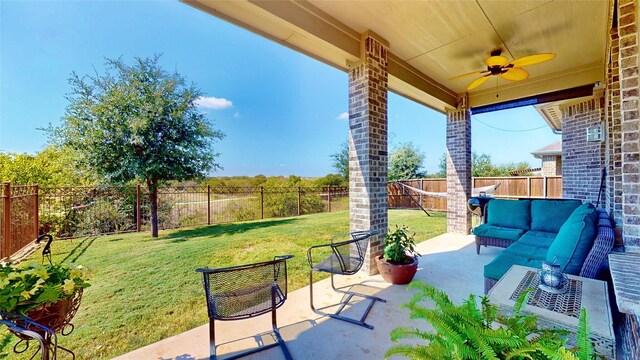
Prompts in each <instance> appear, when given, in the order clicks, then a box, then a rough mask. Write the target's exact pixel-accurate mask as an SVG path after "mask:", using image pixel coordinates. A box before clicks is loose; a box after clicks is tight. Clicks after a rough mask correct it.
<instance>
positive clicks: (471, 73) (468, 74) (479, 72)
mask: <svg viewBox="0 0 640 360" xmlns="http://www.w3.org/2000/svg"><path fill="white" fill-rule="evenodd" d="M487 72H488V71H487V70H479V71H474V72H470V73H466V74H462V75H457V76H454V77H452V78H449V80H458V79H462V78H465V77H467V76H471V75H480V74H482V73H487Z"/></svg>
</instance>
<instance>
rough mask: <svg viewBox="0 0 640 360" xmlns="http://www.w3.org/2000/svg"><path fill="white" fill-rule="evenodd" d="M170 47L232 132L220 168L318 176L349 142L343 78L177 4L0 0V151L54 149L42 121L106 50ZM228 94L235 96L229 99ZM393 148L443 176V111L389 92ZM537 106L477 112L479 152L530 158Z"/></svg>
mask: <svg viewBox="0 0 640 360" xmlns="http://www.w3.org/2000/svg"><path fill="white" fill-rule="evenodd" d="M153 54H162V58H161V63H162V65H163V66H165V68H167V69H168V70H174V69H176V70H177V71H178V72H180V73H181V74H182V75H184V76H185V77H186V78H187V80H188V81H193V82H195V83H196V84H197V85H198V86H199V87H200V88H201V89H202V91H203V93H204V94H205V95H206V96H207V97H211V98H215V100H214V99H212V101H211V102H210V103H209V105H210V107H209V108H203V110H204V111H206V112H207V113H208V117H209V119H210V120H211V121H212V122H213V123H214V124H215V126H216V127H218V128H220V129H221V130H222V131H223V132H224V133H225V134H226V137H225V139H224V140H222V141H221V142H219V143H218V144H217V147H216V149H217V151H219V152H220V153H221V156H220V158H219V162H220V164H221V165H222V166H223V167H224V170H222V171H218V172H216V173H214V174H213V175H214V176H222V175H255V174H259V173H261V174H265V175H290V174H295V175H302V176H322V175H325V174H327V173H329V172H332V171H333V169H332V167H331V161H330V158H329V155H330V154H332V153H334V152H335V151H336V150H337V148H338V147H339V144H340V143H341V142H343V141H344V140H345V139H346V138H347V131H348V124H347V120H345V119H342V118H341V117H340V114H342V113H344V112H346V111H347V107H348V97H347V75H346V74H345V73H343V72H341V71H339V70H336V69H334V68H332V67H330V66H327V65H325V64H323V63H320V62H318V61H316V60H313V59H310V58H308V57H306V56H304V55H301V54H298V53H296V52H294V51H293V50H290V49H288V48H285V47H283V46H281V45H278V44H275V43H273V42H271V41H269V40H267V39H264V38H262V37H260V36H258V35H254V34H253V33H250V32H248V31H246V30H243V29H240V28H238V27H236V26H234V25H231V24H229V23H226V22H224V21H222V20H219V19H217V18H214V17H212V16H210V15H208V14H205V13H203V12H201V11H199V10H196V9H194V8H192V7H190V6H187V5H185V4H182V3H180V2H178V1H123V2H102V1H96V2H81V1H64V2H63V1H6V0H0V151H8V152H19V153H23V152H27V153H33V152H36V151H38V150H41V149H42V148H43V147H45V146H46V141H47V139H46V136H45V134H44V133H43V132H42V131H40V130H38V128H43V127H46V126H47V125H48V124H49V123H51V124H54V125H55V124H58V123H59V121H60V118H61V116H62V115H63V113H64V108H65V106H66V104H67V101H66V99H65V94H66V93H67V92H68V91H69V86H68V84H67V78H68V76H69V74H70V73H71V72H72V71H76V72H77V73H79V74H89V73H91V72H93V71H94V68H95V69H97V70H98V71H101V70H102V69H103V68H104V67H103V64H104V58H105V57H110V58H113V57H119V56H122V57H123V59H124V60H125V61H131V60H132V59H133V58H134V57H136V56H139V57H146V56H151V55H153ZM222 99H225V100H227V101H224V100H222ZM388 111H389V132H390V139H391V147H393V146H394V145H397V144H398V143H402V142H406V141H411V142H413V143H414V144H416V145H418V147H419V148H420V149H422V151H423V152H424V153H425V154H426V163H425V167H426V169H427V171H428V172H430V173H431V172H435V171H437V164H438V159H439V158H440V156H441V155H442V153H443V152H444V151H445V117H444V115H442V114H440V113H437V112H435V111H433V110H430V109H427V108H426V107H423V106H421V105H419V104H416V103H414V102H412V101H410V100H407V99H404V98H402V97H400V96H397V95H395V94H393V93H390V95H389V109H388ZM478 120H479V121H481V122H483V123H486V124H488V125H489V126H492V127H496V128H501V129H506V130H526V129H532V128H539V127H542V126H543V125H545V123H544V121H543V120H542V118H541V117H540V116H539V115H538V114H537V113H536V112H535V110H533V108H530V107H527V108H521V109H516V110H510V111H504V112H500V113H491V114H483V115H478V116H477V117H475V118H474V120H473V122H472V147H473V150H474V151H477V152H479V153H483V152H484V153H488V154H490V155H491V156H492V158H493V159H494V162H497V163H502V162H510V161H528V162H529V163H530V164H531V165H532V166H539V160H536V159H534V158H533V157H532V156H531V155H530V154H529V153H530V152H531V151H534V150H536V149H538V148H540V147H542V146H544V145H547V144H549V143H551V142H554V141H558V140H560V137H559V136H558V135H554V134H552V133H551V131H550V130H549V128H548V127H542V128H540V129H538V130H534V131H527V132H507V131H499V130H496V129H493V128H491V127H489V126H487V125H485V124H483V123H480V122H479V121H478Z"/></svg>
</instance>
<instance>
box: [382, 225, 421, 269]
mask: <svg viewBox="0 0 640 360" xmlns="http://www.w3.org/2000/svg"><path fill="white" fill-rule="evenodd" d="M415 235H416V234H415V233H413V234H412V235H409V229H408V228H407V227H406V226H402V227H398V225H396V229H395V230H394V231H390V232H389V233H387V236H385V238H384V241H385V246H384V259H385V260H386V261H388V262H390V263H393V264H408V263H411V260H410V259H408V258H407V256H409V257H414V258H415V257H417V256H420V254H419V253H418V252H417V251H416V243H415V239H414V237H415Z"/></svg>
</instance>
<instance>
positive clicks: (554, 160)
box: [542, 155, 562, 176]
mask: <svg viewBox="0 0 640 360" xmlns="http://www.w3.org/2000/svg"><path fill="white" fill-rule="evenodd" d="M542 176H562V157H561V156H558V155H545V156H543V157H542Z"/></svg>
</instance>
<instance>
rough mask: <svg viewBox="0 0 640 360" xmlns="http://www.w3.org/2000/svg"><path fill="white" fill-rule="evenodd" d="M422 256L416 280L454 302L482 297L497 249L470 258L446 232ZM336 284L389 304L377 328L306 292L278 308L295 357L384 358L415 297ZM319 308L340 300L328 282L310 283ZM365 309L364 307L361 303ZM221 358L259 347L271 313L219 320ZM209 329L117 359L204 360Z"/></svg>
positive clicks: (466, 246) (461, 242)
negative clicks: (340, 315)
mask: <svg viewBox="0 0 640 360" xmlns="http://www.w3.org/2000/svg"><path fill="white" fill-rule="evenodd" d="M418 249H419V251H420V252H421V253H422V255H423V256H422V258H421V260H420V268H419V270H418V273H417V275H416V280H421V281H424V282H426V283H428V284H432V285H434V286H437V287H438V288H439V289H442V290H444V291H446V292H447V293H448V294H449V295H450V297H451V298H452V299H456V300H461V299H463V298H466V297H468V296H469V294H470V293H473V294H482V268H483V266H484V265H485V264H486V263H488V262H490V261H491V260H492V259H493V258H494V257H495V255H496V254H497V253H499V250H498V249H495V248H487V249H486V251H483V252H482V254H481V255H480V256H478V255H476V253H475V245H474V239H473V236H471V235H460V234H444V235H441V236H438V237H435V238H433V239H430V240H428V241H425V242H422V243H420V244H419V245H418ZM336 279H337V282H338V283H337V285H338V286H342V285H348V284H354V283H355V284H357V285H356V286H354V288H353V290H354V291H360V292H363V293H368V294H372V295H373V294H375V295H376V296H379V297H382V298H384V299H385V300H387V303H384V304H383V303H377V304H375V305H374V307H373V309H372V311H371V313H370V314H369V316H368V317H367V322H368V323H370V324H371V325H373V326H374V330H373V331H371V330H368V329H365V328H362V327H359V326H355V325H353V324H349V323H346V322H343V321H337V320H334V319H331V318H328V317H321V316H318V315H317V314H315V313H314V312H312V311H311V309H310V308H309V287H308V286H307V287H304V288H301V289H298V290H296V291H293V292H291V293H290V294H289V297H288V299H287V301H286V302H285V304H284V306H283V307H282V308H280V309H279V310H278V325H279V328H280V330H281V334H282V337H283V339H284V340H285V341H286V343H287V347H288V348H289V351H290V352H291V355H292V357H293V358H294V359H381V358H382V357H383V356H384V353H385V352H386V351H387V349H389V347H390V346H391V345H392V342H391V340H390V338H389V332H390V331H391V330H392V329H394V328H396V327H398V326H406V325H407V324H409V322H410V320H409V312H408V310H405V309H402V308H401V307H400V305H402V304H405V303H407V302H408V301H409V299H410V298H411V296H412V295H413V293H412V292H411V291H408V290H407V288H406V286H397V285H391V284H389V283H386V282H385V281H384V280H382V278H381V277H380V275H375V276H369V275H367V274H359V275H358V276H354V277H338V278H336ZM314 293H315V294H316V295H315V296H316V305H317V306H319V307H326V306H330V305H334V306H333V307H331V308H328V309H325V311H328V310H334V311H335V304H337V303H338V302H339V301H340V297H339V296H337V295H336V293H335V292H334V291H333V290H331V287H330V284H329V279H325V280H322V281H320V282H319V283H317V285H314ZM364 305H366V304H364ZM363 310H364V309H363V303H362V302H354V303H353V305H352V306H349V307H348V308H347V309H346V310H345V311H344V313H345V314H346V315H349V316H354V317H359V316H360V314H361V313H362V311H363ZM415 325H417V326H427V325H426V323H425V322H422V323H418V322H415ZM217 326H218V328H217V334H219V336H220V339H219V343H220V344H223V345H221V346H220V347H218V353H217V354H218V356H220V357H221V358H224V357H225V356H228V355H231V354H233V353H234V352H236V351H243V350H247V349H251V348H254V347H256V346H258V343H257V341H258V338H256V337H255V335H256V334H258V333H263V334H266V333H269V332H270V330H271V329H270V323H269V316H262V317H259V318H256V319H249V320H240V321H230V322H219V323H218V324H217ZM208 331H209V328H208V325H203V326H200V327H198V328H196V329H193V330H191V331H187V332H185V333H182V334H180V335H176V336H173V337H171V338H168V339H165V340H162V341H160V342H157V343H155V344H152V345H149V346H145V347H143V348H140V349H138V350H135V351H132V352H130V353H128V354H125V355H122V356H120V357H117V358H116V359H118V360H129V359H131V360H133V359H182V360H188V359H208V358H209V346H208V345H209V332H208ZM261 340H262V341H264V342H265V343H267V344H268V343H270V342H273V341H274V340H273V338H272V337H271V336H270V335H268V334H266V335H264V336H263V337H262V338H261ZM246 358H247V359H281V358H282V352H281V351H280V349H278V348H273V349H269V350H266V351H263V352H260V353H258V354H256V355H252V356H249V357H246Z"/></svg>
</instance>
